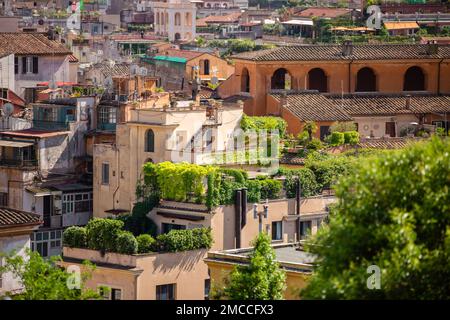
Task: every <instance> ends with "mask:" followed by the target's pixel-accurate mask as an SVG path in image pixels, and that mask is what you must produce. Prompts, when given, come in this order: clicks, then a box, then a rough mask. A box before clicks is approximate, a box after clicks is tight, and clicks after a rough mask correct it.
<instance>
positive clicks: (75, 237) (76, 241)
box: [63, 226, 87, 248]
mask: <svg viewBox="0 0 450 320" xmlns="http://www.w3.org/2000/svg"><path fill="white" fill-rule="evenodd" d="M86 239H87V237H86V228H83V227H78V226H71V227H68V228H67V229H66V230H64V237H63V244H64V245H65V246H66V247H71V248H85V247H86V246H87V242H86Z"/></svg>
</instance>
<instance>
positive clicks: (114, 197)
mask: <svg viewBox="0 0 450 320" xmlns="http://www.w3.org/2000/svg"><path fill="white" fill-rule="evenodd" d="M116 130H117V129H116ZM116 143H117V141H116ZM115 147H116V149H117V152H116V153H117V156H116V163H117V172H116V180H117V187H116V189H115V190H114V192H113V209H115V208H116V194H117V191H119V188H120V177H119V170H120V149H119V148H117V144H116V145H115Z"/></svg>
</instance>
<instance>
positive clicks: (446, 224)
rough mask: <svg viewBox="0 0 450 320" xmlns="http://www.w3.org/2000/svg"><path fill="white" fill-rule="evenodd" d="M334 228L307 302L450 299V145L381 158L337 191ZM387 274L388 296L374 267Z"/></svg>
mask: <svg viewBox="0 0 450 320" xmlns="http://www.w3.org/2000/svg"><path fill="white" fill-rule="evenodd" d="M336 195H337V197H338V198H339V202H338V204H337V206H336V207H335V209H334V210H333V211H332V214H331V217H330V222H329V226H328V227H326V228H322V229H321V230H319V232H318V234H317V237H315V238H314V239H312V243H311V244H313V245H310V246H309V250H310V251H311V252H312V253H314V254H316V255H317V256H318V259H317V261H316V262H317V264H318V267H317V269H316V270H315V271H314V273H313V277H312V279H311V281H310V282H309V285H308V287H307V288H306V289H305V290H304V291H303V292H302V293H301V295H302V297H306V298H312V299H372V298H373V299H450V282H449V281H448V279H450V140H449V139H441V138H437V137H434V138H432V139H431V141H427V142H420V143H417V144H414V145H412V146H409V147H408V148H406V149H403V150H400V151H395V152H392V151H391V152H388V153H384V154H383V155H382V156H374V157H372V158H371V159H370V161H365V162H364V163H361V164H360V165H358V166H357V167H356V169H355V172H354V174H351V175H349V176H348V177H347V178H343V179H341V180H340V182H339V183H338V184H337V186H336ZM371 265H376V266H378V267H379V268H380V271H381V277H380V290H369V289H368V287H367V281H368V277H369V276H370V275H371V274H368V272H367V268H368V267H369V266H371Z"/></svg>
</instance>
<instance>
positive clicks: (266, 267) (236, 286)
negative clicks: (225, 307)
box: [217, 232, 286, 300]
mask: <svg viewBox="0 0 450 320" xmlns="http://www.w3.org/2000/svg"><path fill="white" fill-rule="evenodd" d="M253 246H254V248H253V251H252V252H251V254H250V263H249V265H248V266H247V265H239V266H236V267H235V268H234V270H233V271H232V272H231V274H230V277H229V281H227V282H226V283H225V287H224V288H222V289H217V294H218V296H219V297H225V298H228V299H232V300H281V299H283V292H284V290H285V287H286V286H285V282H286V275H285V272H284V271H283V270H282V269H281V268H280V266H279V264H278V262H277V261H276V257H275V252H274V250H273V249H272V247H271V240H270V237H269V236H268V235H267V234H266V233H265V232H262V233H261V234H260V235H259V236H258V237H257V238H256V239H255V241H254V242H253Z"/></svg>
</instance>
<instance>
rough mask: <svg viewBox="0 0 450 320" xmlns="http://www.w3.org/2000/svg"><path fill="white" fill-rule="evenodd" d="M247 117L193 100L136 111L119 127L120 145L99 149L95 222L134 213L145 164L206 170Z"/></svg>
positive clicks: (235, 107)
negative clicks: (194, 165) (111, 215)
mask: <svg viewBox="0 0 450 320" xmlns="http://www.w3.org/2000/svg"><path fill="white" fill-rule="evenodd" d="M242 115H243V111H242V106H241V105H239V104H223V105H219V104H217V103H216V104H215V105H211V103H208V104H206V105H205V104H201V105H200V104H199V102H194V101H192V100H189V101H178V102H175V103H170V106H169V105H164V106H162V107H157V106H155V107H151V106H147V107H142V108H141V107H139V106H136V107H135V108H131V109H130V110H129V111H128V117H127V122H126V123H121V124H117V126H116V142H115V143H114V144H96V145H94V150H93V157H94V162H93V167H94V178H93V187H94V212H95V216H97V217H105V216H107V214H108V213H120V212H126V211H129V210H130V209H131V208H132V206H133V204H134V203H135V202H136V196H135V192H136V185H137V183H138V181H140V179H141V174H142V166H143V165H144V164H145V163H146V162H149V161H151V162H155V163H157V162H163V161H172V162H182V161H188V162H193V163H197V164H205V163H206V161H209V158H208V155H210V152H219V151H224V150H226V148H227V144H228V143H229V142H230V140H231V141H233V139H230V137H231V135H232V133H233V132H234V130H235V129H236V128H239V122H240V120H241V118H242Z"/></svg>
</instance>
